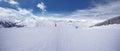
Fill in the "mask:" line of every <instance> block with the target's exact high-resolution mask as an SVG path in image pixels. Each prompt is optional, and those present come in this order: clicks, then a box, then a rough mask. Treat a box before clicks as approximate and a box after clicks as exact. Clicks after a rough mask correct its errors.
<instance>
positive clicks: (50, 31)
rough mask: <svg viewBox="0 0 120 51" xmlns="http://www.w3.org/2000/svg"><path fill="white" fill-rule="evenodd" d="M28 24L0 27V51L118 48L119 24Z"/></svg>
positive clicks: (104, 50)
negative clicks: (92, 25) (93, 25)
mask: <svg viewBox="0 0 120 51" xmlns="http://www.w3.org/2000/svg"><path fill="white" fill-rule="evenodd" d="M28 22H30V21H27V20H26V21H25V22H24V23H21V24H27V23H28ZM31 23H32V24H30V23H28V24H27V25H28V27H23V28H15V27H13V28H0V51H120V44H119V43H120V25H109V26H99V27H91V28H90V27H88V26H86V24H84V23H85V22H83V23H79V22H78V23H77V22H71V21H70V22H64V21H62V22H61V21H60V22H59V21H57V22H56V21H55V22H50V21H48V22H46V21H45V22H39V23H40V24H39V26H37V25H36V24H38V22H37V21H35V20H33V19H32V20H31ZM29 24H30V25H29Z"/></svg>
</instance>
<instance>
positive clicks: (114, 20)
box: [90, 16, 120, 27]
mask: <svg viewBox="0 0 120 51" xmlns="http://www.w3.org/2000/svg"><path fill="white" fill-rule="evenodd" d="M110 24H120V16H117V17H114V18H111V19H108V20H106V21H103V22H100V23H97V24H95V25H93V26H90V27H94V26H103V25H110Z"/></svg>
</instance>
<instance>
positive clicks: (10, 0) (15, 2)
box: [0, 0, 19, 5]
mask: <svg viewBox="0 0 120 51" xmlns="http://www.w3.org/2000/svg"><path fill="white" fill-rule="evenodd" d="M0 1H4V2H7V3H9V4H12V5H19V3H18V2H17V1H15V0H0Z"/></svg>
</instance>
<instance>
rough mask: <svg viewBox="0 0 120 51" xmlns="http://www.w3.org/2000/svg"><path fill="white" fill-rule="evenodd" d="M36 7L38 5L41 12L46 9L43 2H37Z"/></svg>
mask: <svg viewBox="0 0 120 51" xmlns="http://www.w3.org/2000/svg"><path fill="white" fill-rule="evenodd" d="M37 7H38V8H39V9H41V10H42V12H43V13H44V12H45V11H46V6H45V4H44V3H43V2H41V3H38V4H37Z"/></svg>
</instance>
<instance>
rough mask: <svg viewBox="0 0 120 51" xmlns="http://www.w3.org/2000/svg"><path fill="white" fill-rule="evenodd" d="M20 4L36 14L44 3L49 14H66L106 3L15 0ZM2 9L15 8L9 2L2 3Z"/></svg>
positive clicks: (102, 0)
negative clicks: (40, 4) (39, 6)
mask: <svg viewBox="0 0 120 51" xmlns="http://www.w3.org/2000/svg"><path fill="white" fill-rule="evenodd" d="M15 1H16V2H18V3H19V5H18V6H19V7H21V8H25V9H33V12H34V13H39V12H41V10H40V9H39V8H38V7H37V4H38V3H40V2H43V3H44V4H45V5H46V10H47V12H55V13H65V12H67V13H68V12H73V11H75V10H78V9H88V8H91V7H93V6H94V3H104V2H105V0H15ZM0 6H1V7H8V8H14V9H16V8H15V6H14V5H10V4H9V3H7V2H0Z"/></svg>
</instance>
